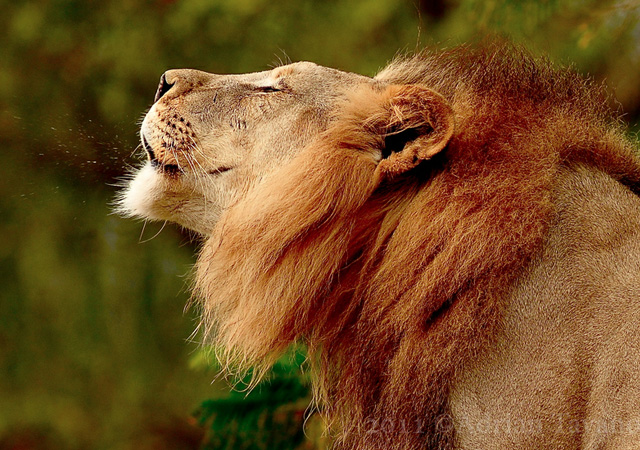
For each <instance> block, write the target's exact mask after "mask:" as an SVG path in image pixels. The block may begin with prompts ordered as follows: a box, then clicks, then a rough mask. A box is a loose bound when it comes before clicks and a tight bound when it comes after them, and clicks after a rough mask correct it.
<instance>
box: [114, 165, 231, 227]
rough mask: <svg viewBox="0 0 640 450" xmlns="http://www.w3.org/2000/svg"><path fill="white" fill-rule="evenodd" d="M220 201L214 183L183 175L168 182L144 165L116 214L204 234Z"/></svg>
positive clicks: (211, 224)
mask: <svg viewBox="0 0 640 450" xmlns="http://www.w3.org/2000/svg"><path fill="white" fill-rule="evenodd" d="M205 192H207V193H206V194H205ZM223 198H224V196H223V195H222V191H221V189H220V186H219V185H218V184H217V183H212V182H211V181H210V180H209V181H207V180H206V179H195V178H193V176H191V177H190V176H188V175H187V174H182V175H181V176H180V177H178V178H176V179H169V178H167V177H165V176H164V175H163V174H161V173H159V172H158V171H157V170H156V169H155V168H154V167H153V166H152V165H151V163H149V162H148V163H147V164H145V165H144V166H143V167H142V168H141V169H140V170H139V171H138V172H137V173H136V174H135V177H134V178H133V179H132V180H131V181H130V182H129V185H128V186H127V188H126V189H125V190H124V192H123V193H122V195H121V197H120V199H119V201H118V208H117V212H118V213H120V214H122V215H123V216H125V217H137V218H141V219H147V220H166V221H169V222H174V223H177V224H179V225H182V226H183V227H185V228H188V229H190V230H192V231H195V232H197V233H200V234H202V235H208V234H209V233H211V230H213V227H214V225H215V223H216V222H217V220H218V218H219V217H220V214H221V212H222V208H221V206H220V205H221V204H223V202H222V200H223Z"/></svg>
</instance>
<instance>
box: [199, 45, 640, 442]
mask: <svg viewBox="0 0 640 450" xmlns="http://www.w3.org/2000/svg"><path fill="white" fill-rule="evenodd" d="M377 79H378V80H380V81H381V82H383V83H384V84H387V83H388V84H401V85H405V84H418V85H421V86H426V87H428V88H430V89H433V90H434V91H436V92H439V93H440V94H442V95H443V96H444V97H445V98H446V99H447V100H448V101H449V103H450V105H451V108H452V109H453V112H454V115H455V121H456V131H455V133H454V135H453V137H452V139H451V140H450V141H449V145H448V147H447V148H446V149H445V150H444V151H443V152H442V153H441V154H439V155H438V156H437V157H435V158H434V159H432V160H429V161H425V162H423V163H422V164H421V165H420V166H418V167H417V168H416V169H414V170H412V171H409V172H407V173H405V174H402V175H400V176H397V177H394V178H391V179H389V178H384V177H382V176H381V174H380V173H379V171H377V170H376V168H377V162H376V159H375V157H374V156H375V154H376V153H377V152H379V150H380V148H379V147H380V145H383V144H381V138H380V136H379V135H376V134H375V132H374V131H372V130H371V129H367V127H363V123H365V124H366V123H367V120H369V117H371V116H372V115H375V114H378V113H379V108H380V105H382V104H384V102H386V101H388V98H387V97H385V95H386V94H385V91H383V92H378V91H376V90H373V89H372V90H367V91H363V92H359V93H358V94H356V95H354V96H353V97H352V98H351V100H350V102H349V103H348V104H347V105H346V106H345V107H344V110H341V111H339V112H337V117H338V118H337V119H336V120H335V121H334V123H333V124H332V125H331V127H330V128H329V129H328V130H327V131H326V132H325V133H324V134H322V136H321V137H320V139H318V140H317V141H316V142H315V143H314V144H312V145H310V146H309V147H307V148H306V149H304V150H303V151H302V152H301V153H300V154H299V155H298V156H297V157H295V159H294V160H292V161H291V162H290V163H289V164H288V165H286V166H284V167H282V168H281V169H279V170H278V171H276V173H274V174H273V175H272V176H271V177H270V178H268V179H266V180H264V182H263V183H262V184H261V185H260V186H259V189H256V190H254V191H253V192H251V193H249V195H248V196H247V197H246V198H245V199H243V200H242V201H241V202H239V203H238V204H237V205H236V206H234V207H233V208H231V209H230V210H228V211H227V213H226V214H225V216H224V217H223V219H222V220H221V222H220V223H219V225H218V226H217V228H216V230H215V232H214V233H213V237H212V238H211V239H210V241H209V242H207V243H206V245H205V247H204V249H203V252H202V254H201V256H200V259H199V262H198V275H197V279H198V285H197V293H198V294H197V295H198V297H199V298H200V299H201V304H202V308H203V329H204V332H205V333H206V335H207V336H208V337H209V339H210V340H211V342H212V343H214V344H215V345H216V346H218V347H219V348H220V349H221V352H222V355H223V356H224V357H226V358H227V361H228V363H229V364H230V366H231V367H241V368H246V367H249V366H259V367H263V368H264V367H268V366H269V364H271V363H272V362H273V361H274V358H275V357H277V356H278V355H279V354H280V353H281V352H282V351H283V350H284V349H285V348H286V347H287V346H288V345H290V344H291V343H292V342H294V341H296V340H301V341H304V342H305V343H306V344H307V345H308V347H309V351H310V355H311V362H312V365H313V368H314V375H315V379H316V381H315V386H314V387H315V389H316V394H317V399H318V400H319V403H320V405H321V409H322V410H323V411H324V412H325V414H326V415H327V417H328V418H329V419H330V423H331V424H332V427H333V430H334V431H335V433H336V435H337V437H338V446H339V448H345V449H356V448H357V449H380V448H384V449H407V450H408V449H417V448H436V447H437V448H445V447H446V446H447V443H451V442H452V439H453V438H454V436H453V432H452V430H451V427H450V426H447V425H448V424H447V422H446V420H445V419H443V418H446V411H447V395H448V392H449V388H450V385H451V382H452V381H453V380H454V379H455V376H456V371H457V369H458V368H459V367H461V366H462V365H464V364H465V361H467V360H468V359H469V358H473V357H474V356H475V355H477V354H478V353H479V352H481V351H482V350H483V348H484V347H485V346H486V344H487V342H488V340H490V339H491V337H492V334H493V331H494V330H495V327H496V325H497V324H499V322H500V319H501V303H500V301H501V298H502V296H503V295H504V294H505V292H507V291H508V290H509V289H510V286H511V285H512V284H513V282H514V280H515V279H516V278H517V277H518V276H519V275H520V274H521V273H522V271H523V269H524V268H525V266H526V265H527V263H528V261H529V260H530V259H531V258H532V257H533V256H535V254H536V253H537V252H538V251H539V250H540V248H541V245H542V242H543V238H544V236H545V231H546V229H547V226H548V224H549V221H550V219H551V217H552V215H553V212H554V206H553V203H552V198H551V189H552V187H553V184H554V182H555V178H556V176H557V174H558V172H559V170H560V169H561V168H562V167H563V166H566V165H570V164H587V165H591V166H594V167H597V168H598V169H600V170H603V171H605V172H607V173H609V174H611V176H613V177H614V178H616V179H618V180H621V181H622V182H624V183H626V184H628V185H631V186H636V185H637V183H638V182H639V181H640V165H639V164H638V161H637V159H636V156H635V154H634V153H633V149H632V147H631V146H630V144H629V143H628V142H627V141H626V140H625V139H624V137H623V134H622V132H621V131H620V129H619V127H618V126H617V125H616V123H615V118H614V117H613V116H611V115H610V114H609V113H608V112H607V109H606V108H605V107H604V106H603V104H604V103H605V101H603V98H605V97H604V96H603V94H602V90H601V89H600V88H598V87H594V86H593V85H592V84H591V83H589V82H587V81H585V80H584V79H582V78H580V77H579V76H577V75H575V74H573V73H572V72H570V71H567V70H560V71H559V70H556V69H554V68H553V67H552V66H551V64H549V63H548V62H546V61H542V60H536V59H534V58H532V57H530V56H528V55H527V54H526V53H524V52H522V51H520V50H517V49H512V48H510V47H507V46H490V47H489V48H486V49H480V50H478V49H472V48H466V47H465V48H461V49H456V50H451V51H445V52H440V53H425V54H421V55H418V56H415V57H412V58H408V59H403V60H399V61H396V62H394V63H392V64H391V65H390V66H389V67H388V68H386V69H384V70H383V71H382V72H381V73H380V74H379V75H378V77H377Z"/></svg>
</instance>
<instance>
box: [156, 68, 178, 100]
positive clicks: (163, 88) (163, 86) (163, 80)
mask: <svg viewBox="0 0 640 450" xmlns="http://www.w3.org/2000/svg"><path fill="white" fill-rule="evenodd" d="M175 84H176V83H175V81H174V82H173V83H169V82H168V81H167V73H166V72H165V73H163V74H162V76H161V77H160V84H158V90H157V91H156V96H155V97H154V99H153V102H154V103H155V102H157V101H158V100H160V99H161V98H162V96H163V95H164V94H166V93H167V92H169V90H170V89H171V88H172V87H173V86H174V85H175Z"/></svg>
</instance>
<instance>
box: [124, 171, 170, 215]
mask: <svg viewBox="0 0 640 450" xmlns="http://www.w3.org/2000/svg"><path fill="white" fill-rule="evenodd" d="M165 184H166V182H165V181H164V180H163V178H162V175H160V174H159V173H158V172H157V171H156V170H155V169H154V168H153V167H152V166H151V163H150V162H147V164H145V166H144V167H142V168H141V169H140V170H139V171H138V173H136V175H135V177H134V178H133V179H132V180H131V182H130V183H129V186H128V187H127V189H126V190H125V191H124V194H123V195H122V197H121V199H120V202H119V205H118V212H119V213H120V214H122V215H124V216H126V217H139V218H142V219H152V220H167V218H166V217H164V214H162V211H158V209H157V205H158V203H159V201H160V199H161V198H162V197H163V196H164V195H166V186H165Z"/></svg>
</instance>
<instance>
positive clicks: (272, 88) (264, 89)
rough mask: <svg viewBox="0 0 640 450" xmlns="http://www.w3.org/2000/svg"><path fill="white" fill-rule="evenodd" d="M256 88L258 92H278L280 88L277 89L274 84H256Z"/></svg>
mask: <svg viewBox="0 0 640 450" xmlns="http://www.w3.org/2000/svg"><path fill="white" fill-rule="evenodd" d="M256 90H257V91H258V92H280V91H282V89H278V88H277V87H275V86H257V87H256Z"/></svg>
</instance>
